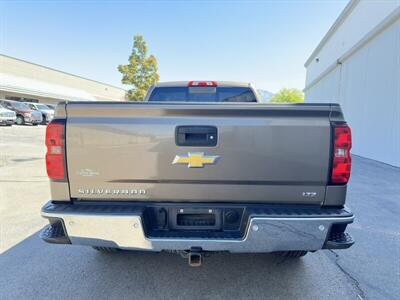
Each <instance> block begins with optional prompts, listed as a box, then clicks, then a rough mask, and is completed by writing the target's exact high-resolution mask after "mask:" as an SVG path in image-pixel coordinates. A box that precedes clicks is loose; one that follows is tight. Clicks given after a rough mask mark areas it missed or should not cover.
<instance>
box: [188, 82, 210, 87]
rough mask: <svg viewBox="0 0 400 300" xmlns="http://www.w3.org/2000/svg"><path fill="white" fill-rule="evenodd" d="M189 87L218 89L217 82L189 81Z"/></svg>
mask: <svg viewBox="0 0 400 300" xmlns="http://www.w3.org/2000/svg"><path fill="white" fill-rule="evenodd" d="M188 86H202V87H216V86H217V82H216V81H189V82H188Z"/></svg>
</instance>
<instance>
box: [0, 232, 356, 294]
mask: <svg viewBox="0 0 400 300" xmlns="http://www.w3.org/2000/svg"><path fill="white" fill-rule="evenodd" d="M324 264H326V268H324V267H323V265H324ZM321 265H322V266H321ZM330 268H331V269H332V268H333V269H332V270H329V269H330ZM321 272H322V273H321ZM335 272H336V268H335V266H333V264H332V263H330V262H329V259H327V258H326V257H325V255H319V254H317V253H316V254H308V255H307V256H306V257H304V258H303V259H300V260H296V259H294V260H293V259H292V260H290V259H289V260H288V259H286V260H285V259H282V258H281V257H278V256H276V255H272V254H228V253H226V254H225V253H224V254H214V255H212V256H211V257H207V258H205V261H204V264H203V266H202V267H200V268H190V267H189V266H188V265H187V261H186V260H185V259H183V258H182V257H180V256H179V255H176V254H169V253H151V252H125V251H124V252H119V253H111V254H103V253H99V252H97V251H95V250H93V249H92V248H90V247H80V246H69V245H51V244H46V243H44V242H43V241H41V240H40V238H39V237H38V233H35V234H33V235H32V236H30V237H29V238H27V239H25V240H23V241H22V242H20V243H19V244H17V245H16V246H14V247H13V248H10V249H9V250H7V251H6V252H4V253H3V254H2V255H0V286H1V287H2V288H1V289H0V298H1V299H10V298H16V297H21V298H32V297H35V298H60V297H62V298H70V297H73V298H85V299H88V298H89V299H91V298H132V299H138V298H141V299H148V298H152V299H154V298H157V299H166V298H178V299H187V298H194V299H221V298H227V299H243V298H246V299H249V298H253V299H255V298H258V299H259V298H264V299H265V298H271V299H287V298H293V299H302V298H304V299H319V298H321V297H322V295H324V296H329V293H328V294H327V293H326V291H321V289H320V287H321V286H324V285H330V284H335V282H337V284H341V285H342V286H343V282H342V281H343V280H344V279H343V278H341V276H337V275H335ZM329 276H331V278H329ZM350 294H351V293H350ZM333 295H335V296H338V297H341V298H343V297H344V298H346V297H348V295H349V291H345V289H344V288H343V294H341V293H339V294H337V292H334V293H333ZM346 295H347V296H346Z"/></svg>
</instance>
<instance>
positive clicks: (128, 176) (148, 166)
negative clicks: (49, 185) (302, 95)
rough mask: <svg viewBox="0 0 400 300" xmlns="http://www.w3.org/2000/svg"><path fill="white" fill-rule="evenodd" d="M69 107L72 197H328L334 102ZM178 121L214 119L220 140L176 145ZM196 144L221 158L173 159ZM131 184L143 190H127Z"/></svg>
mask: <svg viewBox="0 0 400 300" xmlns="http://www.w3.org/2000/svg"><path fill="white" fill-rule="evenodd" d="M305 108H307V109H305ZM66 112H67V116H68V117H67V132H66V153H67V157H68V165H67V166H68V179H69V184H70V191H71V197H72V198H77V199H84V200H98V199H118V200H132V199H135V200H146V199H147V200H152V201H178V202H179V201H200V202H201V201H210V202H212V201H227V202H230V201H234V202H236V201H248V202H269V203H309V204H316V203H322V202H323V201H324V198H325V187H326V185H327V181H328V177H329V165H330V143H331V125H330V120H329V115H330V113H331V106H330V105H327V106H318V105H317V106H306V107H304V106H301V105H299V106H290V105H254V104H252V105H240V104H238V105H232V104H230V105H218V104H197V105H189V104H171V103H168V104H156V103H113V104H110V103H105V104H103V103H96V104H94V103H71V104H68V105H67V108H66ZM179 126H189V127H190V126H193V127H195V126H214V127H216V129H217V135H218V143H217V145H216V146H215V147H190V146H189V147H187V146H177V145H176V137H175V134H176V128H177V127H179ZM199 151H201V152H203V153H205V155H216V156H218V157H219V158H218V161H217V162H216V163H215V164H213V165H205V166H204V167H203V168H188V167H187V165H184V164H182V165H175V164H172V162H173V160H174V157H175V156H176V155H187V154H188V153H191V152H199ZM85 170H89V171H88V172H89V173H88V172H86V173H85ZM90 172H91V173H90ZM130 189H132V190H145V193H144V194H136V195H133V194H132V193H129V192H128V193H126V192H124V191H126V190H130ZM106 190H107V192H106ZM108 190H109V191H108ZM114 191H115V193H114ZM307 192H311V193H315V194H312V195H313V196H312V197H311V196H310V197H307V196H303V193H307Z"/></svg>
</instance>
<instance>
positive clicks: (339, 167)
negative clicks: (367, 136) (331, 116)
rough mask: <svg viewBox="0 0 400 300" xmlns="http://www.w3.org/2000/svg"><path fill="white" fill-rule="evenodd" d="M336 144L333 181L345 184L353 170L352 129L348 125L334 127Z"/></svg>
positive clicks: (334, 145)
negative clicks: (351, 155)
mask: <svg viewBox="0 0 400 300" xmlns="http://www.w3.org/2000/svg"><path fill="white" fill-rule="evenodd" d="M333 138H334V141H333V142H334V144H333V160H332V175H331V183H335V184H344V183H347V182H348V181H349V178H350V171H351V157H350V149H351V130H350V127H349V126H347V125H337V126H335V127H334V137H333Z"/></svg>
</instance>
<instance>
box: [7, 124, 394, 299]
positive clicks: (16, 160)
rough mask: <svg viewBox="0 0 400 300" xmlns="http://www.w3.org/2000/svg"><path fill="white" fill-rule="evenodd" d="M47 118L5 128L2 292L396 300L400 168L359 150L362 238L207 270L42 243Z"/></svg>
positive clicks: (225, 257)
mask: <svg viewBox="0 0 400 300" xmlns="http://www.w3.org/2000/svg"><path fill="white" fill-rule="evenodd" d="M44 133H45V127H44V126H37V127H32V126H13V127H0V216H1V219H0V220H1V224H0V298H1V299H16V298H22V299H26V298H44V299H55V298H74V299H94V298H115V299H117V298H118V299H121V298H134V299H149V298H151V299H169V298H177V299H187V298H193V299H261V298H262V299H398V297H399V293H400V221H399V220H400V217H399V216H400V169H399V168H394V167H391V166H388V165H385V164H381V163H378V162H375V161H371V160H367V159H364V158H360V157H356V156H355V157H353V173H352V178H351V183H350V187H349V191H348V198H347V199H348V205H349V206H350V207H351V208H352V209H353V211H354V212H355V214H356V221H355V223H354V224H352V225H351V226H350V228H349V232H350V233H351V234H352V235H353V236H354V237H355V239H356V244H355V245H354V246H353V247H352V248H350V249H349V250H345V251H328V250H326V251H319V252H316V253H310V254H308V255H306V256H305V257H304V258H303V259H300V260H291V259H282V258H280V257H278V256H275V255H269V254H256V255H255V254H240V255H239V254H215V255H213V256H211V257H207V258H206V259H205V262H204V264H203V266H202V267H201V268H189V267H188V266H187V264H186V261H185V260H184V259H182V258H181V257H179V256H178V255H174V254H168V253H160V254H157V253H142V252H120V253H116V254H108V255H107V254H102V253H98V252H96V251H94V250H92V249H91V248H86V247H80V246H64V245H51V244H46V243H44V242H42V241H41V240H40V238H39V237H38V232H39V231H40V229H41V228H42V227H43V226H44V225H45V224H46V221H45V220H43V219H42V218H41V217H40V207H41V206H42V204H43V203H45V202H46V201H47V200H48V199H49V197H50V191H49V185H48V180H47V176H46V171H45V165H44V153H45V147H44Z"/></svg>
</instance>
